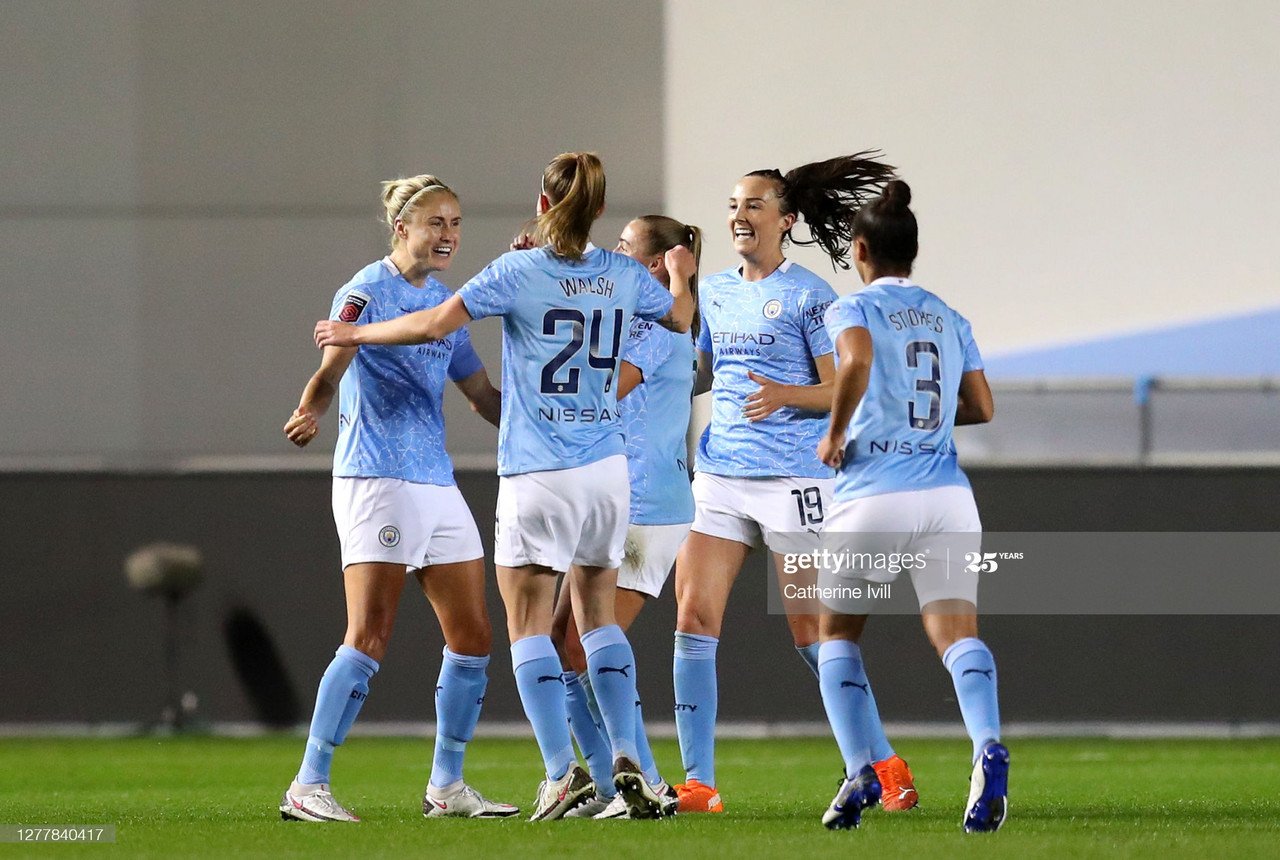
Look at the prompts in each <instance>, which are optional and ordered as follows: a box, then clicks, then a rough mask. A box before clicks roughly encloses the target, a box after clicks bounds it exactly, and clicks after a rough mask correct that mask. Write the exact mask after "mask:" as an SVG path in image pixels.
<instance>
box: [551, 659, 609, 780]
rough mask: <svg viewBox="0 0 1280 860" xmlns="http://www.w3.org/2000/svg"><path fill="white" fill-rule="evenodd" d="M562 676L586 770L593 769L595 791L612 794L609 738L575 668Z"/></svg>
mask: <svg viewBox="0 0 1280 860" xmlns="http://www.w3.org/2000/svg"><path fill="white" fill-rule="evenodd" d="M560 677H561V678H563V679H564V692H565V701H566V703H567V707H568V711H569V730H570V731H572V732H573V739H574V740H576V741H577V742H578V749H579V750H581V751H582V757H583V758H584V759H586V760H587V770H589V771H591V780H592V781H593V782H594V783H595V784H596V794H597V795H599V796H600V797H605V798H609V797H613V795H614V793H615V792H614V789H613V756H612V755H610V751H609V742H608V741H606V740H605V738H604V735H602V734H601V733H600V731H599V729H597V728H596V723H595V720H594V719H593V718H592V716H591V709H590V708H588V707H587V692H586V690H584V689H583V684H582V681H581V680H580V679H579V677H578V674H577V673H576V672H572V671H570V672H564V673H562V674H561V675H560ZM583 677H585V673H584V675H583Z"/></svg>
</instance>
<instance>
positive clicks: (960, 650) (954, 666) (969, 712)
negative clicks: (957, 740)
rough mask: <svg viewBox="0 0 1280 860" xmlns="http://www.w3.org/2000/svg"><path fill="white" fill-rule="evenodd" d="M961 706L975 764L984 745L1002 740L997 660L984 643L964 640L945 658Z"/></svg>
mask: <svg viewBox="0 0 1280 860" xmlns="http://www.w3.org/2000/svg"><path fill="white" fill-rule="evenodd" d="M942 665H944V666H946V667H947V671H948V672H950V673H951V683H953V684H955V687H956V699H957V700H958V701H959V702H960V715H961V716H962V717H964V727H965V730H966V731H968V732H969V739H970V740H972V741H973V760H974V761H977V760H978V754H979V753H980V752H982V745H983V744H985V743H986V742H987V741H998V740H1000V700H999V699H998V698H997V696H996V660H995V658H994V657H992V656H991V649H989V648H987V646H986V645H985V644H984V643H983V641H982V640H981V639H974V638H972V637H970V638H968V639H961V640H960V641H958V642H954V643H952V645H951V647H950V648H948V649H947V650H946V651H945V652H944V653H943V655H942Z"/></svg>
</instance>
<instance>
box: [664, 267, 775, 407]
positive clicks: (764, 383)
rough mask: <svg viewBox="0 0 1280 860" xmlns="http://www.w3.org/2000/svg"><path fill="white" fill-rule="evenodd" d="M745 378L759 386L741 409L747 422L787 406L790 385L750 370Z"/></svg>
mask: <svg viewBox="0 0 1280 860" xmlns="http://www.w3.org/2000/svg"><path fill="white" fill-rule="evenodd" d="M668 253H670V252H668ZM747 378H748V379H750V380H751V381H752V382H754V383H756V384H757V385H759V386H760V390H759V391H757V392H755V393H754V394H749V395H747V403H746V405H745V406H743V407H742V414H743V417H745V418H746V419H747V420H748V421H760V420H763V419H765V418H768V417H769V416H770V415H772V414H773V413H775V412H777V411H778V410H779V409H781V408H782V407H784V406H786V405H788V404H787V394H788V393H789V391H790V389H791V386H790V385H785V384H783V383H781V382H774V381H773V380H772V379H768V378H766V377H763V376H761V375H760V374H758V373H756V372H755V371H751V370H749V371H747Z"/></svg>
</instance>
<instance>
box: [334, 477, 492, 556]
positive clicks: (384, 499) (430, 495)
mask: <svg viewBox="0 0 1280 860" xmlns="http://www.w3.org/2000/svg"><path fill="white" fill-rule="evenodd" d="M333 521H334V523H336V524H337V526H338V541H339V542H340V543H341V544H342V566H343V568H344V569H345V568H346V567H347V565H351V564H361V563H364V562H387V563H389V564H403V565H406V566H407V567H408V568H410V569H416V568H420V567H427V566H429V565H433V564H453V563H454V562H459V561H472V560H474V559H477V558H484V547H483V546H481V544H480V532H479V531H477V530H476V521H475V519H474V518H473V517H472V516H471V509H470V508H468V507H467V502H466V500H465V499H463V498H462V493H460V492H459V491H458V488H457V487H441V486H437V485H435V484H415V483H413V482H412V481H402V480H400V479H399V478H334V479H333Z"/></svg>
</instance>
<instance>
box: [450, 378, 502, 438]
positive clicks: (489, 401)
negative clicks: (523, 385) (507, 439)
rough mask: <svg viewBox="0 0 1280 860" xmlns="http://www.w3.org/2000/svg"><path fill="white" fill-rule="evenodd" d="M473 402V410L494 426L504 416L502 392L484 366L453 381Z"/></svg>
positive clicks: (471, 402) (470, 401)
mask: <svg viewBox="0 0 1280 860" xmlns="http://www.w3.org/2000/svg"><path fill="white" fill-rule="evenodd" d="M453 384H454V385H456V386H458V390H459V391H461V392H462V394H463V396H465V397H466V398H467V401H468V402H469V403H470V404H471V411H472V412H474V413H476V414H477V415H479V416H480V417H481V418H483V419H484V420H485V421H488V422H489V423H490V424H492V425H493V426H494V427H497V426H498V422H499V421H500V420H501V418H502V392H501V391H499V390H498V389H496V388H494V387H493V382H491V381H490V380H489V372H488V371H487V370H485V369H484V368H481V369H480V370H477V371H476V372H475V373H473V374H471V375H470V376H468V377H466V378H465V379H459V380H457V381H456V382H454V383H453Z"/></svg>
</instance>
